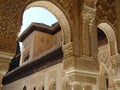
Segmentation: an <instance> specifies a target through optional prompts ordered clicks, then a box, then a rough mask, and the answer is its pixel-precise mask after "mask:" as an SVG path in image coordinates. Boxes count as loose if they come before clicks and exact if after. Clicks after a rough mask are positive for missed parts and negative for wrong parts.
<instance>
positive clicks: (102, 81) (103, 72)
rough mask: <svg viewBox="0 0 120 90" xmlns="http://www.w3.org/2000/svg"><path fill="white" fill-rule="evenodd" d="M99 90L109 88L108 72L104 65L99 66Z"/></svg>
mask: <svg viewBox="0 0 120 90" xmlns="http://www.w3.org/2000/svg"><path fill="white" fill-rule="evenodd" d="M98 79H99V89H100V90H107V89H108V88H109V80H110V79H109V70H108V69H107V67H106V66H105V64H104V63H101V64H100V73H99V78H98Z"/></svg>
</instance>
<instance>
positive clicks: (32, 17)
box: [20, 7, 57, 34]
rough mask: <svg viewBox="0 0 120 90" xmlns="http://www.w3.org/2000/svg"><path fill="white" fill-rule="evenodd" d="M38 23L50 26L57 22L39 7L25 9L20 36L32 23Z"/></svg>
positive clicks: (49, 13)
mask: <svg viewBox="0 0 120 90" xmlns="http://www.w3.org/2000/svg"><path fill="white" fill-rule="evenodd" d="M32 22H39V23H44V24H47V25H50V26H51V25H52V24H54V23H55V22H57V19H56V18H55V16H54V15H53V14H52V13H51V12H49V11H48V10H47V9H44V8H41V7H32V8H29V9H27V10H26V11H25V12H24V14H23V25H22V27H21V30H20V34H21V33H22V32H23V31H24V30H25V29H26V28H27V27H28V26H29V25H30V24H31V23H32Z"/></svg>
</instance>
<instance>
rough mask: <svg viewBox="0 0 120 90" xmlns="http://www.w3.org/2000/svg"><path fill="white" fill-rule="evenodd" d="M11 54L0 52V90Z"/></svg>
mask: <svg viewBox="0 0 120 90" xmlns="http://www.w3.org/2000/svg"><path fill="white" fill-rule="evenodd" d="M12 57H13V54H11V53H6V52H1V51H0V90H1V88H2V78H3V76H4V75H5V73H6V72H7V70H8V67H9V62H10V59H11V58H12Z"/></svg>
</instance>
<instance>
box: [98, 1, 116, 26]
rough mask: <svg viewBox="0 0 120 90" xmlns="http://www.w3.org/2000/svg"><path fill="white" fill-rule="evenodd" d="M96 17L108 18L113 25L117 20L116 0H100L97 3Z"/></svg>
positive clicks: (99, 18)
mask: <svg viewBox="0 0 120 90" xmlns="http://www.w3.org/2000/svg"><path fill="white" fill-rule="evenodd" d="M96 8H97V13H96V19H97V21H99V20H107V21H109V22H110V23H112V24H113V25H114V24H115V22H116V12H115V0H98V1H97V3H96Z"/></svg>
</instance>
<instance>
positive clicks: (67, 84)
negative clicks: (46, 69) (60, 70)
mask: <svg viewBox="0 0 120 90" xmlns="http://www.w3.org/2000/svg"><path fill="white" fill-rule="evenodd" d="M71 84H72V81H71V80H70V79H69V78H68V77H66V76H65V77H63V81H62V90H72V86H71Z"/></svg>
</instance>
